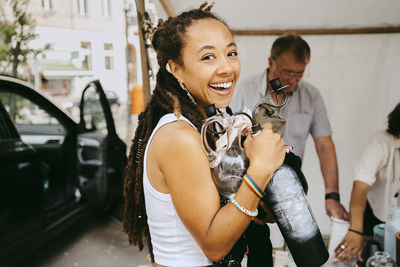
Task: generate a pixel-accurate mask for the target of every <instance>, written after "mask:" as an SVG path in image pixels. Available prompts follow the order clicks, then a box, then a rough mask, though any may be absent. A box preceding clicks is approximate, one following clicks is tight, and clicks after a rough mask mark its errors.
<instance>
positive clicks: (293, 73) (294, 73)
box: [280, 70, 304, 78]
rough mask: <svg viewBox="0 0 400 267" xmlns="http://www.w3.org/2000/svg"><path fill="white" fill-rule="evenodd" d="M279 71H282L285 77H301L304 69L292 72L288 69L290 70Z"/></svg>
mask: <svg viewBox="0 0 400 267" xmlns="http://www.w3.org/2000/svg"><path fill="white" fill-rule="evenodd" d="M280 73H282V74H283V75H285V76H286V77H290V78H294V77H296V78H301V77H303V75H304V71H300V72H293V71H290V70H283V71H280Z"/></svg>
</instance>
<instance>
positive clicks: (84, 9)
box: [78, 0, 88, 16]
mask: <svg viewBox="0 0 400 267" xmlns="http://www.w3.org/2000/svg"><path fill="white" fill-rule="evenodd" d="M78 14H79V15H81V16H85V15H87V14H88V1H87V0H78Z"/></svg>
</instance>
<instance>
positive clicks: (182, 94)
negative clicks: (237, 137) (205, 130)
mask: <svg viewBox="0 0 400 267" xmlns="http://www.w3.org/2000/svg"><path fill="white" fill-rule="evenodd" d="M210 9H211V6H207V3H204V4H203V5H201V6H200V8H198V9H193V10H189V11H187V12H183V13H182V14H180V15H178V16H177V17H170V18H169V19H168V20H166V21H165V22H162V21H160V22H159V25H158V27H157V29H156V30H155V32H154V34H153V38H152V44H153V47H154V49H155V51H156V52H157V61H158V64H159V70H158V72H157V82H156V86H155V89H154V92H153V95H152V98H151V100H150V102H149V104H148V105H147V107H146V109H145V111H144V112H143V113H142V114H141V115H140V116H139V123H138V127H137V129H136V133H135V137H134V139H133V144H132V146H131V150H130V154H129V158H128V165H127V167H126V173H125V183H124V200H125V201H124V204H125V205H124V230H125V232H126V233H127V234H128V239H129V242H130V243H133V244H138V245H139V248H140V249H142V248H143V238H145V237H146V238H147V240H148V241H149V249H150V252H151V253H152V255H153V259H154V261H155V263H156V264H157V266H209V265H211V264H213V263H212V262H219V261H221V260H223V258H224V257H225V256H226V255H227V254H228V253H229V252H230V251H231V250H232V248H233V247H234V245H235V244H236V243H237V242H238V240H239V239H240V238H241V237H242V236H243V233H244V231H245V230H246V228H247V227H248V225H249V223H250V221H251V219H252V218H255V217H256V216H257V212H256V211H257V207H258V205H259V202H260V198H259V197H258V196H257V194H256V193H255V192H254V191H253V190H252V188H250V187H249V186H248V185H247V184H246V183H242V184H241V186H240V187H239V189H238V191H237V192H236V194H235V195H234V197H231V199H230V201H229V202H228V203H226V204H225V205H224V203H223V204H221V201H220V195H219V193H218V190H217V188H216V186H215V184H214V182H213V179H212V177H211V171H210V165H209V161H208V158H207V155H206V154H205V152H204V149H203V146H202V143H201V138H200V133H199V130H200V129H201V125H202V123H203V121H204V120H205V119H206V118H207V116H206V113H205V111H204V109H203V107H204V106H206V105H209V104H215V106H216V107H217V108H221V109H222V108H226V107H227V106H228V105H229V103H230V101H231V98H232V94H233V90H234V87H235V85H236V83H237V80H238V78H239V74H240V61H239V58H238V53H237V47H236V44H235V42H234V39H233V36H232V33H231V31H230V30H229V28H228V26H227V25H226V24H225V23H224V22H223V21H222V20H221V19H219V18H218V17H216V16H215V15H214V14H213V13H211V11H210ZM244 148H245V152H246V155H247V157H248V158H249V161H250V165H249V168H248V170H247V173H248V175H249V176H250V177H251V178H252V179H253V181H254V182H255V183H256V184H257V185H258V186H259V187H260V188H261V189H263V190H264V189H265V188H266V186H267V184H268V182H269V181H270V179H271V178H272V174H273V173H274V171H275V170H276V169H277V168H279V167H280V166H281V165H282V162H283V159H284V156H285V147H284V143H283V141H282V139H281V138H280V136H279V135H278V134H275V133H273V132H272V126H271V125H270V124H266V125H264V127H263V130H262V131H261V132H260V133H259V134H258V135H257V136H255V137H252V136H251V135H249V136H247V138H246V140H245V142H244ZM265 148H267V149H265ZM243 249H244V250H243ZM245 249H246V247H245V246H244V247H242V249H241V250H240V252H239V253H238V254H240V253H241V255H239V257H233V258H229V259H228V260H227V261H226V262H225V263H224V265H221V264H220V265H218V266H240V261H241V260H242V258H243V254H244V252H245Z"/></svg>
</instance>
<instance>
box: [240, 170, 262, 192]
mask: <svg viewBox="0 0 400 267" xmlns="http://www.w3.org/2000/svg"><path fill="white" fill-rule="evenodd" d="M243 180H244V181H245V182H246V184H247V185H248V186H249V187H250V188H251V190H253V191H254V193H256V195H257V196H258V197H259V198H263V197H265V193H264V191H262V190H261V188H260V187H258V185H257V184H256V182H254V180H253V179H251V177H250V175H249V174H248V173H246V174H245V175H244V176H243Z"/></svg>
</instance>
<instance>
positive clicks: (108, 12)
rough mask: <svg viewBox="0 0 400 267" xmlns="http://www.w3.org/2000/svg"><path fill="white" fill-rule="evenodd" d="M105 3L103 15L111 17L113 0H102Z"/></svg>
mask: <svg viewBox="0 0 400 267" xmlns="http://www.w3.org/2000/svg"><path fill="white" fill-rule="evenodd" d="M102 3H103V17H104V18H106V19H107V18H111V0H102Z"/></svg>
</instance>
